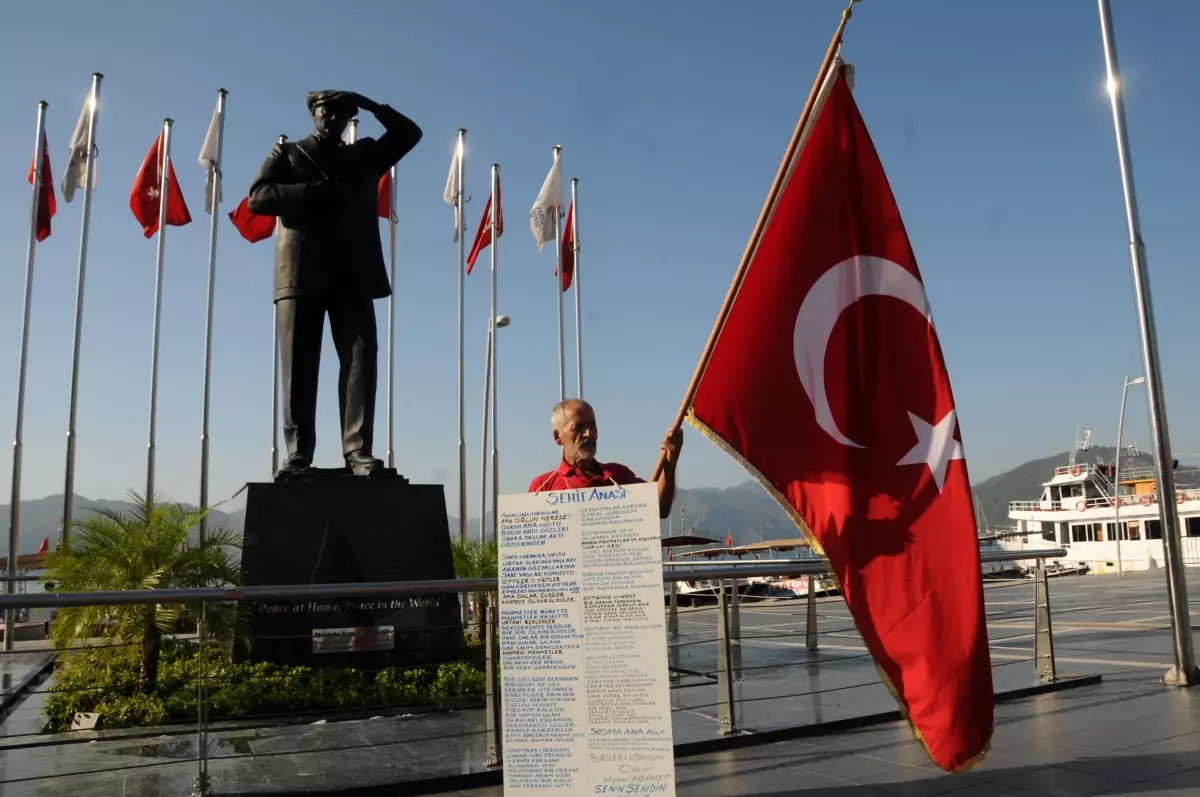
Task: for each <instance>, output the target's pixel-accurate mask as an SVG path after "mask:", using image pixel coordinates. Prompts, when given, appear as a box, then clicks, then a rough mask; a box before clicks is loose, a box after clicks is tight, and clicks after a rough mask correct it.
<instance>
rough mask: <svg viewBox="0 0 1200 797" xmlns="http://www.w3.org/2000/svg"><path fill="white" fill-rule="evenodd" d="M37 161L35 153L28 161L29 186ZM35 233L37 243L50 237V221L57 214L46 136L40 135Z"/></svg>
mask: <svg viewBox="0 0 1200 797" xmlns="http://www.w3.org/2000/svg"><path fill="white" fill-rule="evenodd" d="M36 161H37V151H36V150H35V151H34V153H33V157H32V158H30V159H29V184H30V185H33V178H34V173H35V172H36V171H37V169H35V168H34V166H35V162H36ZM37 203H38V206H37V232H36V237H37V239H38V241H39V242H41V241H44V240H46V239H47V238H49V237H50V219H52V218H54V214H55V213H57V212H58V203H57V202H55V201H54V177H52V176H51V174H50V148H49V147H47V146H46V134H45V133H42V188H41V190H40V191H38V199H37Z"/></svg>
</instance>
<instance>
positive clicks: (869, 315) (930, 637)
mask: <svg viewBox="0 0 1200 797" xmlns="http://www.w3.org/2000/svg"><path fill="white" fill-rule="evenodd" d="M822 93H823V94H824V96H825V99H824V102H823V104H820V105H818V110H815V111H814V115H813V117H812V119H811V120H810V123H809V129H808V139H807V142H806V143H805V144H804V145H803V149H802V150H801V151H800V152H799V153H798V154H797V155H796V157H795V159H794V160H793V161H792V163H791V164H790V167H789V168H790V175H789V176H788V177H787V178H786V180H787V182H786V184H785V186H784V187H783V189H782V190H781V192H780V194H779V196H778V199H777V201H776V203H775V205H774V207H773V208H772V209H771V215H770V216H769V217H768V221H767V224H766V228H765V230H764V231H763V234H762V238H761V239H760V241H759V244H758V247H757V249H756V250H755V251H754V253H753V259H752V260H751V263H750V268H749V270H748V272H747V274H746V276H745V279H744V281H743V282H742V284H741V287H740V289H739V291H738V293H737V298H736V300H735V302H734V304H733V307H732V309H731V311H730V313H729V316H728V319H727V320H726V322H725V324H724V326H723V328H722V329H721V332H720V337H719V338H718V341H717V343H716V346H715V348H714V351H713V353H712V358H711V359H710V361H709V363H708V367H707V369H706V370H705V372H704V375H703V377H702V380H701V382H700V385H699V388H698V390H697V391H696V394H695V398H694V401H693V404H692V415H691V417H690V418H689V420H691V422H692V423H694V424H695V425H696V426H697V427H699V428H700V429H701V430H702V431H704V432H705V433H706V434H708V435H709V436H711V437H713V438H715V439H716V440H718V441H720V443H721V444H722V445H723V446H725V447H726V448H727V449H729V450H731V452H732V453H734V454H735V455H736V456H738V458H739V459H741V460H742V461H743V463H744V464H746V465H748V466H749V468H750V470H751V472H752V473H757V474H760V480H761V481H762V482H763V485H764V487H766V488H767V489H768V491H769V492H771V494H772V495H773V496H774V497H775V498H776V500H778V501H779V502H780V503H781V504H782V505H783V506H784V508H785V509H787V510H788V511H789V513H790V514H791V515H792V518H793V519H794V520H795V521H796V523H797V525H798V526H800V527H801V528H802V529H804V530H805V531H806V533H810V534H811V537H810V541H813V538H815V546H817V547H818V548H819V550H822V551H823V552H824V555H825V556H826V557H827V558H828V561H829V564H830V567H831V568H832V571H833V573H834V575H835V576H836V578H837V580H838V583H839V585H840V586H841V590H842V595H843V596H844V597H845V600H846V605H847V606H848V607H849V609H850V613H851V614H852V615H853V617H854V620H855V623H856V624H857V626H858V629H859V632H860V633H861V634H862V638H863V641H864V642H865V643H866V646H867V649H868V650H869V651H870V652H871V654H872V655H873V656H874V658H875V661H876V662H877V664H878V665H879V668H880V672H881V674H882V675H883V679H884V682H885V683H887V684H888V686H889V688H890V689H891V690H892V693H893V694H894V695H895V697H896V699H897V700H898V701H899V702H900V703H901V705H902V707H903V710H904V712H905V714H906V716H907V717H908V719H909V721H910V722H911V723H912V725H913V727H914V728H915V730H916V731H917V735H918V737H919V738H920V739H921V740H922V742H923V743H924V745H925V748H926V750H927V751H928V753H929V756H930V757H931V758H932V759H933V761H934V762H936V763H937V764H938V766H940V767H942V768H943V769H945V770H950V771H954V770H959V769H962V768H964V767H969V766H971V765H973V764H974V763H977V762H978V760H979V759H980V758H981V757H982V755H983V753H984V752H985V751H986V749H987V746H988V742H989V740H990V739H991V735H992V722H993V718H992V711H993V697H992V673H991V660H990V656H989V653H988V639H987V625H986V621H985V617H984V606H983V587H982V577H981V573H980V559H979V543H978V541H977V539H976V526H975V514H974V511H973V509H972V504H971V493H970V483H969V481H968V479H967V467H966V462H965V460H964V458H963V446H962V443H961V442H959V438H958V420H957V416H956V414H955V408H954V397H953V395H952V394H951V391H950V379H949V377H948V376H947V374H946V365H945V361H944V360H943V358H942V351H941V347H940V344H939V343H938V336H937V333H936V332H935V330H934V328H933V322H932V316H931V314H930V310H929V301H928V298H927V296H926V294H925V287H924V284H923V283H922V281H921V276H920V272H919V271H918V269H917V261H916V257H915V256H914V255H913V251H912V247H911V246H910V244H909V241H908V236H907V234H906V233H905V230H904V224H903V222H902V221H901V219H900V212H899V209H898V208H897V207H896V202H895V199H894V198H893V196H892V192H891V188H890V187H889V186H888V181H887V177H886V175H885V174H884V171H883V166H882V164H881V163H880V162H879V156H878V155H877V154H876V152H875V148H874V146H873V145H872V143H871V138H870V136H869V135H868V133H867V128H866V126H865V125H864V124H863V120H862V117H861V116H860V115H859V112H858V108H857V107H856V105H855V103H854V99H853V97H852V96H851V94H850V89H849V87H848V86H847V84H846V78H845V75H844V73H843V71H842V67H841V66H838V67H835V72H833V73H832V75H831V78H830V80H828V81H826V84H825V86H824V87H823V91H822ZM809 530H811V531H809Z"/></svg>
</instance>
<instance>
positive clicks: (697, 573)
mask: <svg viewBox="0 0 1200 797" xmlns="http://www.w3.org/2000/svg"><path fill="white" fill-rule="evenodd" d="M1065 554H1066V550H1065V549H1062V548H1053V549H1045V550H1028V551H1012V552H1009V551H1005V552H995V553H983V554H981V560H982V561H983V562H984V563H989V562H1015V561H1022V560H1035V561H1036V563H1037V564H1036V568H1035V574H1036V577H1035V578H1034V579H1033V582H1034V585H1035V600H1034V603H1033V606H1032V609H1033V618H1032V619H1033V621H1034V629H1033V637H1034V651H1033V656H1032V658H1025V657H1022V658H1020V661H1024V662H1030V661H1031V662H1032V663H1033V665H1034V673H1033V676H1034V677H1033V682H1034V684H1036V685H1046V684H1053V683H1055V681H1056V680H1058V675H1057V672H1056V669H1055V663H1054V644H1053V633H1052V626H1051V612H1050V600H1049V589H1048V585H1047V575H1046V568H1045V564H1044V563H1045V560H1046V559H1047V558H1058V557H1061V556H1063V555H1065ZM825 575H828V572H827V570H826V568H825V565H824V564H823V563H822V562H821V561H819V560H790V561H786V562H771V563H748V562H747V563H737V564H721V565H707V566H704V565H697V566H682V567H681V566H670V567H665V568H664V573H663V581H664V584H665V585H667V587H668V591H667V600H668V605H667V607H666V612H667V616H668V619H667V628H668V640H669V641H668V645H669V649H668V656H669V659H668V667H669V669H670V670H671V675H672V693H673V694H674V695H677V696H679V697H678V702H679V705H678V706H677V707H676V708H674V709H673V711H675V712H682V713H686V714H689V715H691V716H693V717H696V716H700V717H705V716H707V713H706V712H707V710H708V709H709V708H715V709H716V716H715V717H714V718H713V719H715V720H716V727H717V736H716V738H717V739H720V738H725V737H731V736H746V735H753V733H752V732H751V731H749V730H748V729H747V725H746V724H745V723H744V722H742V721H741V720H740V719H739V712H740V711H746V710H747V707H754V706H769V705H771V702H770V701H774V700H787V699H794V698H796V697H798V696H808V695H818V696H819V695H820V694H823V693H824V692H826V691H835V692H836V691H841V690H845V689H852V688H860V687H871V686H872V685H874V684H877V683H878V681H877V680H875V681H873V682H864V683H861V684H850V685H840V686H835V687H830V688H829V689H817V690H813V691H801V692H799V693H797V694H794V695H793V694H784V695H762V694H747V693H743V692H742V691H741V690H743V689H744V688H746V687H747V684H749V683H750V682H754V683H755V684H757V685H758V686H762V685H764V684H766V685H767V686H769V685H771V684H776V685H779V686H781V687H784V688H785V691H786V687H788V686H789V685H791V684H793V683H795V682H796V678H798V677H799V676H796V677H795V678H794V677H793V675H792V673H790V672H788V670H789V669H790V668H795V667H796V666H798V665H805V666H807V667H809V668H811V667H813V666H819V665H820V663H824V664H826V665H827V666H828V667H830V668H837V667H839V666H841V664H842V663H843V662H846V661H854V660H857V659H863V658H864V655H865V658H869V654H856V655H843V656H840V657H834V658H828V659H827V658H824V657H821V658H813V657H814V656H816V655H817V653H818V652H819V651H820V648H821V643H820V637H821V633H822V631H821V630H820V629H818V620H819V616H820V612H819V607H820V606H821V605H822V604H821V603H819V602H818V599H817V584H816V582H817V579H815V578H809V580H808V592H807V596H806V597H804V596H801V597H799V598H797V599H783V600H782V602H780V601H779V600H778V599H774V598H773V599H771V600H772V602H773V605H774V606H776V607H779V606H782V607H784V609H785V610H787V609H790V607H794V606H797V604H798V603H799V602H800V601H805V604H802V605H803V612H802V614H803V616H804V622H803V626H804V627H803V631H795V632H789V633H790V634H791V635H794V636H796V637H797V638H798V639H802V640H803V641H802V642H800V641H797V642H796V643H795V645H796V647H797V648H800V649H802V650H803V651H804V656H805V657H807V659H805V658H802V659H801V660H799V661H797V660H795V659H794V658H792V657H790V656H784V659H785V660H784V662H783V663H780V664H776V663H771V662H770V661H766V662H765V663H762V664H750V663H746V661H745V657H746V656H748V655H749V653H748V651H749V652H752V651H753V649H754V646H756V645H763V644H770V643H774V644H790V643H787V642H786V640H781V638H782V637H785V636H787V635H788V634H781V633H777V632H771V633H769V634H766V635H759V634H757V633H756V631H755V629H754V628H753V626H751V627H750V628H749V629H748V631H749V633H743V631H744V630H747V629H744V627H743V623H742V614H741V612H742V610H741V606H742V604H743V603H745V602H748V601H754V600H756V599H755V598H753V597H751V596H744V595H739V593H738V591H737V590H736V589H728V590H727V589H726V588H725V587H726V585H727V584H728V585H729V586H732V584H734V583H737V582H738V581H741V580H742V579H744V578H746V577H753V578H769V577H773V576H776V577H785V576H792V577H795V576H810V577H811V576H825ZM701 580H706V581H712V582H715V583H716V584H718V585H720V587H719V588H718V589H717V590H715V595H714V596H713V598H714V599H715V603H716V606H715V607H714V608H715V637H709V636H708V634H709V632H708V631H707V630H705V629H711V628H712V621H713V619H714V618H713V611H712V609H711V608H703V607H702V608H700V609H692V610H689V611H687V612H682V614H685V615H686V620H687V623H686V626H687V629H686V631H685V632H684V633H682V634H681V630H680V625H681V623H680V614H681V612H680V609H679V606H678V601H677V590H676V589H675V587H676V584H677V583H678V582H681V581H701ZM1025 583H1028V581H1026V582H1025ZM496 589H497V580H496V579H456V580H434V581H418V582H377V583H362V584H301V585H286V586H247V587H239V588H192V589H162V590H127V591H96V592H71V593H64V592H47V593H26V594H20V595H0V609H7V608H14V609H15V608H65V607H80V606H130V605H143V606H145V605H155V604H159V605H161V604H202V606H205V607H208V608H209V609H211V607H213V606H215V605H216V604H223V603H247V602H254V601H288V602H299V601H310V600H321V599H335V598H362V597H379V598H382V597H414V596H431V595H440V594H442V595H444V594H448V593H459V594H465V593H475V594H479V593H484V594H488V595H489V599H488V600H487V601H486V602H485V604H484V605H485V609H484V616H483V618H482V619H483V623H482V624H481V625H482V629H481V630H483V632H484V633H483V635H482V636H483V637H484V638H483V639H481V640H479V641H480V642H482V643H483V657H484V662H483V664H484V670H485V683H486V689H485V690H484V694H483V695H482V698H483V710H484V720H483V729H482V730H479V731H471V732H469V733H472V734H473V733H478V734H480V735H484V736H485V738H486V742H485V745H484V749H485V750H486V756H485V760H484V761H482V762H480V764H481V765H482V766H481V767H480V769H485V768H492V769H493V770H494V768H495V767H498V766H500V765H502V763H503V760H504V755H503V728H502V713H501V700H502V694H501V683H500V665H501V661H500V648H499V643H498V627H497V623H498V613H497V610H496V600H495V592H496ZM823 605H825V606H827V607H834V608H836V607H838V606H841V605H842V602H841V601H840V600H836V602H834V603H824V604H823ZM758 610H759V608H758V607H756V611H758ZM790 616H791V615H788V616H787V617H788V619H789V622H790ZM792 624H793V625H798V624H799V623H798V622H796V623H792ZM853 631H854V629H853V623H851V624H850V626H849V627H846V628H840V627H834V628H828V627H827V628H825V629H824V630H823V633H824V634H825V635H826V636H827V637H828V638H829V639H833V640H841V639H843V638H845V637H846V635H847V633H848V632H850V633H852V632H853ZM204 633H205V630H204V626H203V624H202V625H201V628H200V638H201V639H203V636H204ZM693 637H695V638H693ZM712 643H715V653H716V657H715V662H713V663H711V664H710V663H709V662H708V660H707V659H706V661H705V662H702V663H701V664H700V665H698V666H696V667H694V668H693V667H683V666H681V665H680V663H679V662H680V660H681V658H682V656H684V655H693V654H696V653H697V652H702V651H703V650H704V649H705V646H707V645H709V644H712ZM134 644H136V643H134ZM833 644H834V647H835V648H836V647H837V643H836V642H835V643H833ZM683 651H688V653H686V654H685V653H684V652H683ZM18 652H20V651H18ZM704 655H705V656H707V654H704ZM1017 663H1019V661H1007V662H1004V663H1002V664H998V665H994V666H998V667H999V666H1005V665H1006V664H1017ZM714 665H715V666H714ZM203 666H204V665H203V663H202V664H201V668H203ZM775 668H778V669H780V670H783V672H784V675H783V677H782V678H777V679H774V680H770V679H766V680H764V679H763V675H764V673H770V672H771V671H772V670H773V669H775ZM871 673H872V674H874V671H873V670H871ZM210 677H211V676H210V675H209V674H208V671H204V672H199V675H198V677H197V678H196V701H197V711H196V721H195V724H194V725H193V726H192V728H193V730H192V731H190V733H193V734H195V738H196V763H197V774H196V777H195V781H194V787H193V791H192V794H193V795H202V796H203V795H208V794H211V793H212V792H211V791H210V782H209V776H208V759H209V755H210V753H209V741H208V736H209V733H210V728H209V726H210V724H211V721H210V720H209V719H208V694H209V693H208V688H209V684H208V682H209V680H210ZM756 679H757V680H756ZM712 687H715V690H716V700H715V701H713V702H704V701H705V700H707V698H705V697H703V695H704V694H705V692H706V689H707V688H712ZM739 695H740V697H739ZM697 701H699V702H697ZM672 702H673V704H674V703H676V702H677V701H676V700H675V699H673V701H672ZM476 705H478V704H476ZM277 719H278V718H276V720H277ZM819 722H820V720H819V719H818V723H819ZM807 724H811V723H807ZM792 727H800V726H796V725H795V724H794V723H793V725H792ZM162 730H163V729H162V728H161V727H158V728H156V732H157V733H162ZM175 733H176V734H179V733H182V731H179V730H176V731H175ZM10 736H11V734H10ZM447 738H449V737H447ZM677 738H678V737H677ZM71 741H77V740H71ZM45 743H56V742H54V741H50V742H45ZM322 751H325V752H327V751H328V748H327V747H322V748H321V749H319V750H318V749H314V750H313V751H312V752H313V753H318V752H322ZM142 766H145V765H144V764H143V765H142ZM73 774H74V773H73Z"/></svg>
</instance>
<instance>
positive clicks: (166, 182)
mask: <svg viewBox="0 0 1200 797" xmlns="http://www.w3.org/2000/svg"><path fill="white" fill-rule="evenodd" d="M174 122H175V120H174V119H169V118H168V119H163V133H162V135H163V143H162V151H161V152H160V153H159V161H158V163H159V170H160V173H159V178H158V251H157V252H156V254H155V266H154V328H153V331H152V332H151V335H150V424H149V435H148V437H147V442H146V503H147V505H152V504H153V503H154V440H155V434H156V431H157V420H158V341H159V332H160V329H161V326H162V280H163V257H164V255H165V254H166V250H167V226H168V225H167V197H168V189H169V188H170V187H171V125H172V124H174Z"/></svg>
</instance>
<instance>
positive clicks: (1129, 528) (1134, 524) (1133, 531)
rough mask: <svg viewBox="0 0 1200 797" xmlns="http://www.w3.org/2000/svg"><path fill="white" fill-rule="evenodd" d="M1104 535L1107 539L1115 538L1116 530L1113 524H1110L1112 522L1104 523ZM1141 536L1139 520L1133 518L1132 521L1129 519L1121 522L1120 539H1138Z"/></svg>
mask: <svg viewBox="0 0 1200 797" xmlns="http://www.w3.org/2000/svg"><path fill="white" fill-rule="evenodd" d="M1104 536H1105V538H1106V539H1109V540H1115V539H1117V536H1116V532H1115V530H1114V524H1112V523H1105V524H1104ZM1141 538H1142V528H1141V522H1140V521H1137V520H1133V521H1129V522H1125V521H1122V522H1121V539H1122V540H1140V539H1141Z"/></svg>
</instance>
